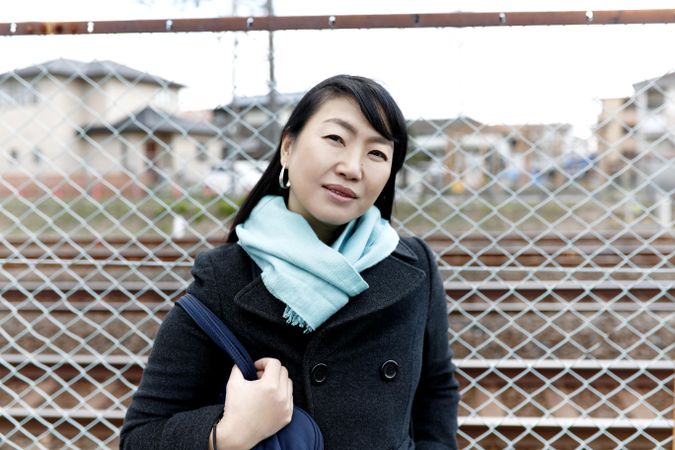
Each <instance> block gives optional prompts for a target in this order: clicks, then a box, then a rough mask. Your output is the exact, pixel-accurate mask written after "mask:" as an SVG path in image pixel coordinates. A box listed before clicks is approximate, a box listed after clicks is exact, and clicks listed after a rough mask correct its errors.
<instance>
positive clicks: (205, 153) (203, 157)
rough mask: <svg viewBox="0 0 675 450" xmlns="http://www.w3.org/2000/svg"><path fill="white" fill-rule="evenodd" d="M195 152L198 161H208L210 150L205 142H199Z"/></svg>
mask: <svg viewBox="0 0 675 450" xmlns="http://www.w3.org/2000/svg"><path fill="white" fill-rule="evenodd" d="M195 151H196V158H197V161H199V162H204V161H207V160H208V159H209V150H208V148H207V147H206V144H204V143H203V142H197V145H196V147H195Z"/></svg>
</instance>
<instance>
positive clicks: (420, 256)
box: [396, 236, 435, 271]
mask: <svg viewBox="0 0 675 450" xmlns="http://www.w3.org/2000/svg"><path fill="white" fill-rule="evenodd" d="M396 253H397V255H403V256H407V257H408V258H409V259H410V260H411V261H412V262H415V263H416V265H417V266H418V267H420V268H423V269H425V271H426V269H428V267H429V266H430V265H433V263H434V260H435V258H434V255H433V253H432V251H431V249H430V248H429V245H428V244H427V243H426V242H424V240H422V239H421V238H419V237H417V236H410V237H402V238H400V240H399V245H398V247H397V249H396Z"/></svg>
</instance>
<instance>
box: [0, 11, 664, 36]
mask: <svg viewBox="0 0 675 450" xmlns="http://www.w3.org/2000/svg"><path fill="white" fill-rule="evenodd" d="M663 23H675V10H672V9H647V10H623V11H622V10H613V11H588V10H584V11H528V12H504V11H496V12H455V13H428V14H358V15H328V16H255V17H254V16H250V17H220V18H205V19H154V20H115V21H100V22H95V21H81V22H9V23H7V22H6V23H0V35H4V36H18V35H49V34H105V33H115V34H122V33H176V32H223V31H281V30H341V29H342V30H344V29H358V28H368V29H376V28H444V27H453V28H462V27H504V26H541V25H616V24H623V25H626V24H663Z"/></svg>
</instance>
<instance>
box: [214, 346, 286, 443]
mask: <svg viewBox="0 0 675 450" xmlns="http://www.w3.org/2000/svg"><path fill="white" fill-rule="evenodd" d="M255 368H256V369H257V370H258V379H257V380H255V381H247V380H246V379H244V376H243V375H242V373H241V371H240V370H239V368H238V367H237V366H236V365H235V366H233V367H232V372H231V373H230V379H229V380H228V382H227V388H226V391H225V410H224V412H223V418H222V419H221V420H220V422H219V423H218V429H217V436H218V449H219V450H225V449H239V448H245V449H250V448H251V447H253V446H255V445H256V444H257V443H259V442H260V441H262V440H263V439H265V438H267V437H269V436H271V435H273V434H274V433H276V432H277V431H279V430H280V429H282V428H283V427H285V426H286V425H288V423H289V422H290V421H291V417H292V415H293V382H292V381H291V380H290V379H289V378H288V371H287V370H286V368H285V367H284V366H282V365H281V362H280V361H279V360H278V359H274V358H262V359H259V360H258V361H256V362H255Z"/></svg>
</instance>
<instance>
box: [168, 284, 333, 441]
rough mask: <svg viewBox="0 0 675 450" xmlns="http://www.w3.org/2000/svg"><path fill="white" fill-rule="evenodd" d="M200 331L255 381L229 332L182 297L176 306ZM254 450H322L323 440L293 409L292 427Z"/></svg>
mask: <svg viewBox="0 0 675 450" xmlns="http://www.w3.org/2000/svg"><path fill="white" fill-rule="evenodd" d="M177 304H178V305H180V306H181V307H182V308H183V309H184V310H185V312H187V313H188V314H189V315H190V317H192V319H193V320H194V321H195V322H196V323H197V325H199V326H200V327H201V329H202V330H204V332H206V334H208V335H209V337H210V338H211V340H213V342H215V343H216V345H218V347H220V348H221V349H222V350H224V351H225V353H227V354H228V355H229V356H230V357H231V358H232V360H233V361H234V363H235V364H236V365H237V367H239V370H241V373H242V374H243V375H244V378H245V379H247V380H249V381H252V380H256V379H258V374H257V371H256V369H255V366H254V365H253V360H252V359H251V356H250V355H249V354H248V352H247V351H246V349H245V348H244V346H243V345H241V343H240V342H239V340H238V339H237V338H236V337H235V335H234V334H233V333H232V331H230V329H229V328H227V326H226V325H225V324H224V323H223V322H222V321H221V320H220V319H219V318H218V317H217V316H216V315H215V314H213V312H212V311H211V310H210V309H209V308H207V307H206V306H205V305H204V304H203V303H202V302H201V301H200V300H199V299H198V298H197V297H195V296H194V295H192V294H185V295H184V296H183V297H182V298H181V299H180V300H178V302H177ZM253 448H254V450H291V449H292V450H323V436H322V435H321V431H320V430H319V426H318V425H317V424H316V422H315V421H314V419H312V417H311V416H310V415H309V414H307V412H305V411H303V410H302V409H301V408H298V407H297V406H295V407H293V417H292V419H291V423H289V424H288V425H286V426H285V427H284V428H282V429H281V430H279V431H278V432H277V433H276V434H274V435H272V436H270V437H269V438H267V439H265V440H264V441H262V442H260V443H259V444H258V445H256V446H255V447H253Z"/></svg>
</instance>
